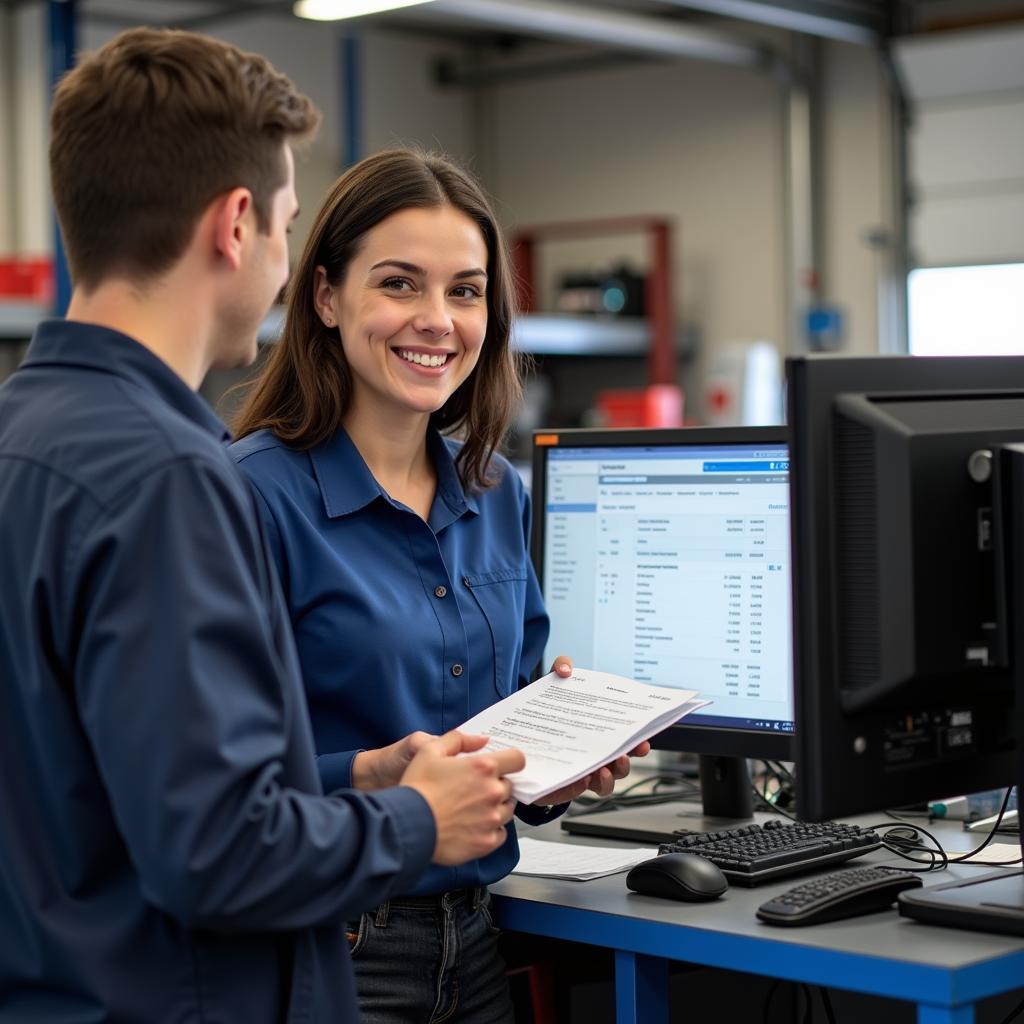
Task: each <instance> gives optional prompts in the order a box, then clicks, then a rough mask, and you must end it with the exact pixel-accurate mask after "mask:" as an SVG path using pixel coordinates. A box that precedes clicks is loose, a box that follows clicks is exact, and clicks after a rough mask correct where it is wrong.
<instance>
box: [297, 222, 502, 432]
mask: <svg viewBox="0 0 1024 1024" xmlns="http://www.w3.org/2000/svg"><path fill="white" fill-rule="evenodd" d="M318 274H319V281H318V286H317V289H316V297H317V309H318V312H319V313H320V315H321V317H323V318H324V320H325V321H326V322H328V324H330V323H331V321H332V320H333V323H335V324H337V325H338V327H339V329H340V334H341V344H342V345H343V347H344V351H345V357H346V359H347V360H348V363H349V366H350V368H351V370H352V381H353V388H354V394H353V406H352V408H353V409H355V410H361V409H364V408H366V407H367V406H368V405H369V406H375V407H377V408H378V409H382V410H383V411H384V412H386V413H387V414H389V415H394V414H399V415H401V414H403V413H413V414H419V415H424V416H429V414H430V413H432V412H435V411H436V410H437V409H440V408H441V406H443V405H444V403H445V402H446V401H447V400H448V398H449V397H450V396H451V394H452V393H453V392H454V391H455V389H456V388H458V387H459V385H460V384H462V382H463V381H464V380H465V379H466V378H467V377H468V376H469V375H470V373H472V371H473V368H474V367H475V366H476V364H477V360H478V359H479V358H480V349H481V347H482V346H483V341H484V334H485V332H486V330H487V298H486V289H487V245H486V243H485V241H484V236H483V234H482V232H481V231H480V228H479V227H477V225H476V224H475V223H474V221H472V220H471V219H470V218H469V217H467V216H466V215H465V214H464V213H462V212H461V211H459V210H456V209H455V208H454V207H451V206H447V205H445V206H439V207H433V208H427V209H420V208H411V209H407V210H400V211H399V212H398V213H394V214H392V215H391V216H390V217H388V218H387V219H386V220H383V221H381V222H380V223H379V224H378V225H377V226H376V227H374V228H372V229H371V230H370V231H368V232H367V233H366V235H365V236H364V238H363V240H362V245H361V247H360V249H359V251H358V253H357V254H356V256H355V258H354V259H353V260H352V262H351V263H350V264H349V267H348V271H347V273H346V275H345V278H344V280H343V281H342V282H341V283H340V284H339V285H337V286H336V287H334V288H332V287H331V286H330V285H328V284H327V283H326V280H325V279H324V277H323V272H322V271H318Z"/></svg>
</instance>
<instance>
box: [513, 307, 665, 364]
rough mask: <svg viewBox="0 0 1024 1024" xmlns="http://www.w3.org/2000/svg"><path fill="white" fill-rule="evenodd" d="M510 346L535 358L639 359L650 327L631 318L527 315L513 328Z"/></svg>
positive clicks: (646, 346) (551, 314) (645, 350)
mask: <svg viewBox="0 0 1024 1024" xmlns="http://www.w3.org/2000/svg"><path fill="white" fill-rule="evenodd" d="M512 343H513V345H515V346H516V348H518V349H520V350H521V351H523V352H529V353H531V354H533V355H537V356H642V355H646V354H647V350H648V348H649V347H650V343H651V327H650V324H649V323H648V322H647V321H646V320H643V319H640V318H636V319H634V318H632V317H599V316H572V315H570V314H567V313H561V314H560V313H529V314H527V315H525V316H521V317H519V318H517V320H516V322H515V324H514V325H513V327H512Z"/></svg>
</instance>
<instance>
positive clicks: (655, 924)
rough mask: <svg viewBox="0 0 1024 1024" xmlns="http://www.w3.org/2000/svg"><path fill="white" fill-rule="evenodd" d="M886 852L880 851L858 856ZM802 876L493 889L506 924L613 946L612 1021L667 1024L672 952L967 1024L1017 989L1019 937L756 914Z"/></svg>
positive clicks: (950, 874)
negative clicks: (995, 998) (724, 888)
mask: <svg viewBox="0 0 1024 1024" xmlns="http://www.w3.org/2000/svg"><path fill="white" fill-rule="evenodd" d="M620 813H621V814H626V815H628V814H629V811H628V810H625V811H621V812H620ZM759 817H760V816H759ZM850 820H852V821H857V820H858V819H855V818H854V819H850ZM860 820H861V821H863V822H864V823H868V824H869V823H870V822H869V821H868V820H867V819H860ZM873 820H875V821H877V820H878V818H875V819H873ZM894 824H895V823H894ZM927 827H928V828H929V829H930V830H932V831H935V832H937V833H940V840H941V841H942V842H943V843H946V844H948V847H947V848H954V849H955V848H959V849H962V850H966V849H970V848H972V847H971V846H969V845H968V844H969V843H973V845H977V843H978V842H980V840H976V839H975V837H974V836H971V835H969V834H967V833H964V832H962V831H961V830H960V828H959V824H958V823H957V824H953V823H949V824H944V825H943V826H942V827H940V828H936V827H934V826H927ZM529 831H530V834H531V835H534V836H536V837H537V838H538V839H551V840H554V841H558V842H570V843H576V844H587V843H588V842H591V841H590V840H585V839H583V838H581V837H569V836H566V835H565V833H563V832H561V831H560V829H559V828H558V824H557V823H555V822H553V823H551V824H550V825H544V826H541V827H540V828H536V829H530V830H529ZM594 842H596V841H594ZM608 842H609V841H607V840H606V841H604V842H603V843H596V845H607V844H608ZM627 845H628V844H627ZM893 861H894V858H893V857H892V855H891V854H888V853H886V852H885V851H880V852H876V853H872V854H868V855H867V856H866V857H862V858H860V859H859V860H858V863H863V864H866V863H871V862H877V863H882V862H884V863H892V862H893ZM992 870H993V868H991V867H990V866H986V865H978V866H974V867H968V866H966V865H965V866H955V867H951V868H949V869H948V870H946V871H942V872H935V873H933V874H929V875H924V876H923V878H924V881H925V884H926V885H927V884H938V883H940V882H943V881H947V880H948V881H952V880H953V879H955V878H963V877H971V876H973V875H976V874H981V873H984V872H986V871H987V872H991V871H992ZM799 881H800V878H799V877H791V878H788V879H783V880H782V881H781V882H777V883H775V884H774V885H763V886H759V887H757V888H754V889H742V888H739V887H733V888H731V889H729V891H728V892H727V893H726V894H725V896H724V897H722V898H721V899H719V900H715V901H713V902H711V903H676V902H675V901H671V900H661V899H656V898H654V897H651V896H641V895H639V894H637V893H631V892H629V891H628V890H627V889H626V886H625V875H623V874H619V875H609V876H607V877H605V878H598V879H594V880H592V881H589V882H570V881H562V880H558V879H551V878H530V877H525V876H517V875H510V876H509V877H508V878H505V879H503V880H502V881H501V882H498V883H496V884H495V885H492V886H491V893H492V894H493V896H494V905H495V909H496V912H497V916H498V921H499V923H500V925H501V926H502V927H503V928H506V929H509V930H512V931H518V932H525V933H528V934H532V935H543V936H547V937H550V938H556V939H567V940H570V941H573V942H583V943H588V944H590V945H592V946H601V947H604V948H607V949H611V950H613V951H614V953H615V1002H616V1021H617V1024H668V964H669V961H683V962H687V963H691V964H701V965H704V966H707V967H721V968H728V969H731V970H738V971H745V972H747V973H750V974H759V975H765V976H768V977H772V978H781V979H784V980H787V981H798V982H805V983H808V984H811V985H824V986H827V987H830V988H838V989H848V990H851V991H855V992H864V993H868V994H872V995H879V996H887V997H890V998H893V999H903V1000H909V1001H910V1002H913V1003H916V1004H917V1022H918V1024H974V1021H975V1009H974V1004H975V1003H977V1002H978V1001H979V1000H981V999H985V998H987V997H988V996H992V995H997V994H999V993H1002V992H1008V991H1011V990H1012V989H1015V988H1020V987H1024V939H1015V938H1009V937H1006V936H1000V935H987V934H985V933H982V932H967V931H955V930H953V929H948V928H935V927H930V926H927V925H922V924H918V923H917V922H915V921H910V920H908V919H907V918H902V917H899V916H898V915H897V913H896V911H895V910H892V911H886V912H883V913H879V914H873V915H867V916H865V917H855V918H850V919H848V920H845V921H835V922H832V923H830V924H823V925H816V926H813V927H809V928H790V929H785V928H775V927H772V926H770V925H766V924H762V923H761V922H759V921H758V920H757V919H756V917H755V916H754V911H755V910H756V908H757V907H758V906H759V905H760V904H761V903H763V902H764V901H765V900H767V899H768V898H769V897H770V896H771V895H773V894H775V893H778V892H782V891H783V890H785V889H788V888H790V887H792V886H793V885H796V884H798V882H799Z"/></svg>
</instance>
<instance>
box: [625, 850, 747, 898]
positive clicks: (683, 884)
mask: <svg viewBox="0 0 1024 1024" xmlns="http://www.w3.org/2000/svg"><path fill="white" fill-rule="evenodd" d="M626 885H627V886H628V887H629V888H630V889H632V890H633V891H634V892H639V893H643V895H645V896H661V897H663V898H665V899H670V900H685V901H686V902H688V903H702V902H704V901H705V900H716V899H718V897H719V896H721V895H722V893H723V892H725V890H726V889H728V888H729V883H728V882H727V881H726V880H725V875H723V874H722V872H721V870H720V869H719V868H718V867H716V866H715V865H714V864H712V863H711V861H709V860H708V859H707V857H701V856H700V855H699V854H696V853H663V854H661V856H659V857H654V858H652V859H651V860H645V861H644V862H643V863H642V864H637V866H636V867H635V868H633V869H632V870H631V871H630V872H629V874H628V875H626Z"/></svg>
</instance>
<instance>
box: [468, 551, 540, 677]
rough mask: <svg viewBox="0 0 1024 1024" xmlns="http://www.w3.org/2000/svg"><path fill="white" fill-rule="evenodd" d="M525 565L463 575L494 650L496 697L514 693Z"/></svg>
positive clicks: (524, 598) (520, 647)
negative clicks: (485, 624) (488, 632)
mask: <svg viewBox="0 0 1024 1024" xmlns="http://www.w3.org/2000/svg"><path fill="white" fill-rule="evenodd" d="M526 580H527V573H526V567H525V566H517V567H513V568H510V569H496V570H495V571H493V572H484V573H476V574H475V575H469V576H463V577H462V582H463V584H464V585H465V587H466V589H467V590H468V591H469V592H470V593H471V594H472V595H473V599H474V600H475V601H476V603H477V607H479V609H480V611H481V613H482V614H483V617H484V620H485V621H486V623H487V627H488V629H489V630H490V633H491V644H492V647H493V650H494V689H495V691H496V692H497V694H498V696H499V697H507V696H509V694H511V693H513V692H515V689H516V683H517V680H518V677H519V657H520V654H521V653H522V649H523V617H524V616H525V614H526Z"/></svg>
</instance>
